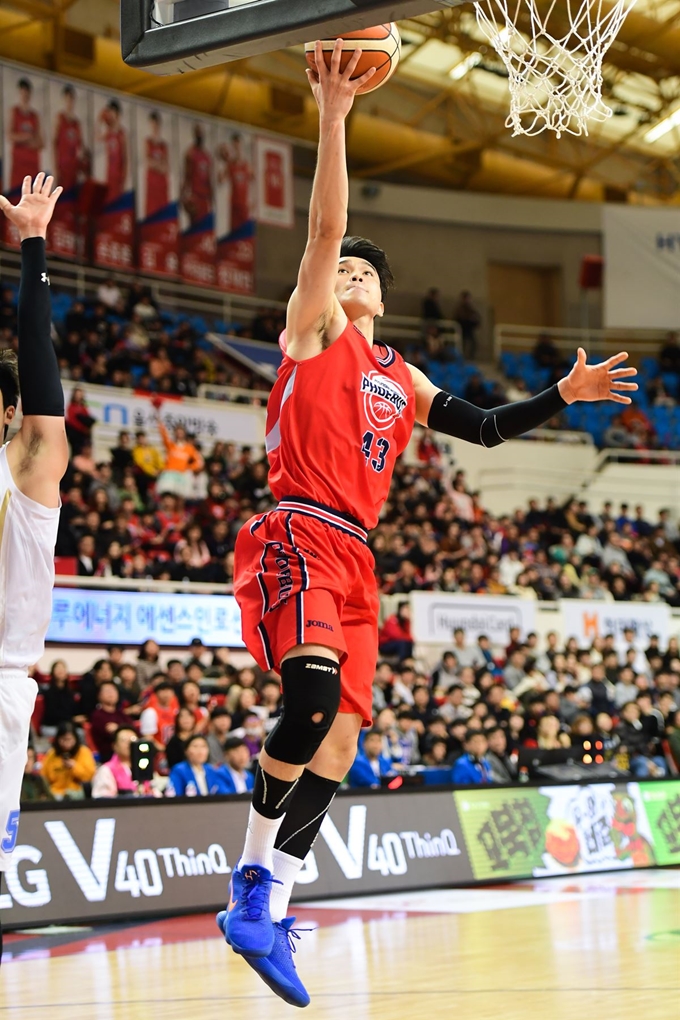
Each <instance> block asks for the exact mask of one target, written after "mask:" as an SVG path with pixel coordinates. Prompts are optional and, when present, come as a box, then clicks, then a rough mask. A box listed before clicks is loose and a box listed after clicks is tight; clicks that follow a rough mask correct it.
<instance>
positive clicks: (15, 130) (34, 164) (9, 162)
mask: <svg viewBox="0 0 680 1020" xmlns="http://www.w3.org/2000/svg"><path fill="white" fill-rule="evenodd" d="M47 93H48V82H47V79H46V78H44V77H43V76H42V75H40V74H35V73H34V72H33V71H29V70H26V71H25V70H24V69H23V68H21V67H9V66H5V67H3V68H2V113H3V116H2V123H3V133H4V144H3V161H2V167H3V173H2V193H3V194H4V195H5V197H6V198H8V199H9V200H10V202H12V203H13V204H14V205H16V203H17V202H18V201H19V199H20V198H21V185H22V182H23V179H24V177H26V176H30V177H35V175H36V174H37V173H39V172H40V171H41V170H49V169H51V167H50V165H49V164H50V163H51V158H50V153H49V149H48V145H47V134H48V131H49V125H48V113H47V102H48V100H47ZM0 229H1V230H2V240H3V242H4V243H5V244H6V245H8V246H9V247H12V248H18V247H19V246H20V239H19V232H18V230H17V229H16V227H15V226H14V225H13V224H11V223H10V222H9V220H8V219H6V217H4V216H3V217H2V227H1V228H0Z"/></svg>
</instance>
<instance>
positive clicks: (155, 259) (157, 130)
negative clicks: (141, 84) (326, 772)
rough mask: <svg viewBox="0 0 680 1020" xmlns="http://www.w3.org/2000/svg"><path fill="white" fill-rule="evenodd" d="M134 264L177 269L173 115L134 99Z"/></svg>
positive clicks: (157, 271) (172, 273) (162, 271)
mask: <svg viewBox="0 0 680 1020" xmlns="http://www.w3.org/2000/svg"><path fill="white" fill-rule="evenodd" d="M135 139H136V152H137V232H138V234H137V240H138V265H139V268H140V269H141V270H142V271H143V272H145V273H152V274H154V275H155V276H165V277H176V276H178V275H179V222H178V218H179V160H178V156H177V144H178V142H177V115H176V114H175V113H173V112H172V111H169V110H166V109H165V108H163V107H156V106H147V105H145V104H139V103H138V104H136V106H135Z"/></svg>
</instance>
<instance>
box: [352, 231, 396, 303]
mask: <svg viewBox="0 0 680 1020" xmlns="http://www.w3.org/2000/svg"><path fill="white" fill-rule="evenodd" d="M340 258H341V259H344V258H353V259H364V261H365V262H370V264H371V265H372V266H373V268H374V269H375V271H376V273H377V274H378V279H379V280H380V293H381V297H382V299H383V301H384V300H385V295H386V294H387V292H388V290H389V289H390V287H392V286H393V285H394V276H393V275H392V270H391V269H390V264H389V262H388V261H387V255H386V254H385V252H384V251H383V250H382V248H379V247H378V245H377V244H373V241H369V240H368V238H366V237H343V239H342V244H341V245H340Z"/></svg>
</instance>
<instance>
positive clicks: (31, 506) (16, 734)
mask: <svg viewBox="0 0 680 1020" xmlns="http://www.w3.org/2000/svg"><path fill="white" fill-rule="evenodd" d="M58 525H59V509H58V508H57V507H55V508H54V509H51V508H49V507H46V506H42V504H40V503H36V502H35V500H33V499H29V497H28V496H25V495H24V493H23V492H20V491H19V489H18V488H17V486H16V484H15V483H14V479H13V478H12V474H11V472H10V469H9V465H8V463H7V446H3V447H2V448H0V871H5V870H6V869H7V866H8V863H9V855H10V854H11V852H12V850H13V849H14V844H15V843H16V839H17V830H18V825H19V796H20V793H21V781H22V777H23V774H24V767H25V765H26V747H27V745H28V737H29V732H30V723H31V715H32V714H33V707H34V705H35V698H36V694H37V693H38V685H37V684H36V682H35V680H33V679H31V678H30V677H29V676H28V668H29V666H32V665H33V664H34V663H36V662H37V661H38V660H39V659H40V657H41V656H42V654H43V652H44V650H45V634H46V633H47V628H48V626H49V623H50V617H51V615H52V588H53V586H54V547H55V545H56V541H57V527H58Z"/></svg>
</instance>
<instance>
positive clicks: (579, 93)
mask: <svg viewBox="0 0 680 1020" xmlns="http://www.w3.org/2000/svg"><path fill="white" fill-rule="evenodd" d="M635 3H636V0H607V2H605V0H560V2H559V3H558V2H557V0H552V2H551V0H478V2H477V3H475V9H476V12H477V22H478V24H479V26H480V28H481V29H482V31H483V32H484V33H485V35H486V36H487V37H488V39H489V41H490V42H491V43H492V45H493V46H494V48H495V49H496V51H497V53H498V54H499V56H500V57H501V59H502V61H503V63H504V64H505V67H506V69H507V71H508V76H509V82H508V83H509V86H510V115H509V117H508V119H507V125H508V127H512V129H513V135H537V134H540V133H541V131H545V130H549V131H555V132H556V134H557V137H558V138H559V137H560V135H561V134H562V133H563V132H567V133H569V134H572V135H587V134H588V121H599V122H602V121H605V120H607V119H608V118H609V117H611V115H612V111H611V110H610V108H609V107H608V106H607V105H606V103H604V102H603V101H602V60H603V57H604V54H605V53H606V52H607V50H608V49H609V47H610V46H611V44H612V42H613V41H614V39H615V37H616V35H617V33H618V31H619V29H620V28H621V25H622V24H623V22H624V21H625V19H626V16H627V14H628V12H629V11H630V10H631V8H632V7H633V6H634V5H635Z"/></svg>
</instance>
